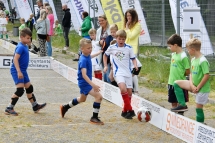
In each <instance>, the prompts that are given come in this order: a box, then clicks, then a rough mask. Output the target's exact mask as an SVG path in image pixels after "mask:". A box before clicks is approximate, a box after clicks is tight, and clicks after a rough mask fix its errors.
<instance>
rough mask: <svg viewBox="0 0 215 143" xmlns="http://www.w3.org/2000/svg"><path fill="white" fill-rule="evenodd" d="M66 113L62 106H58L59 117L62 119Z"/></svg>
mask: <svg viewBox="0 0 215 143" xmlns="http://www.w3.org/2000/svg"><path fill="white" fill-rule="evenodd" d="M67 111H68V109H66V108H65V107H64V106H63V105H60V114H61V117H62V118H64V115H65V113H66V112H67Z"/></svg>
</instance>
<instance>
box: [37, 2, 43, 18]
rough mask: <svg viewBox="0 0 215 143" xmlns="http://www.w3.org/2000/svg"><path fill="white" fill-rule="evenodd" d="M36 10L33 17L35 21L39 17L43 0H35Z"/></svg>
mask: <svg viewBox="0 0 215 143" xmlns="http://www.w3.org/2000/svg"><path fill="white" fill-rule="evenodd" d="M37 6H38V11H37V14H36V17H35V21H37V20H38V19H39V18H40V10H41V9H43V0H37Z"/></svg>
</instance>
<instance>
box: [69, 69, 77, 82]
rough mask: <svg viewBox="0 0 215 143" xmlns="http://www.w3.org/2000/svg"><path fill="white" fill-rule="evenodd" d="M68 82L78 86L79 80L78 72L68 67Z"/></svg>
mask: <svg viewBox="0 0 215 143" xmlns="http://www.w3.org/2000/svg"><path fill="white" fill-rule="evenodd" d="M67 73H68V78H67V79H68V80H69V81H71V82H73V83H75V84H78V80H77V78H78V77H77V70H75V69H73V68H70V67H68V71H67Z"/></svg>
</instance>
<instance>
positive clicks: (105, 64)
mask: <svg viewBox="0 0 215 143" xmlns="http://www.w3.org/2000/svg"><path fill="white" fill-rule="evenodd" d="M103 64H104V70H103V72H104V73H106V71H107V55H106V54H104V55H103Z"/></svg>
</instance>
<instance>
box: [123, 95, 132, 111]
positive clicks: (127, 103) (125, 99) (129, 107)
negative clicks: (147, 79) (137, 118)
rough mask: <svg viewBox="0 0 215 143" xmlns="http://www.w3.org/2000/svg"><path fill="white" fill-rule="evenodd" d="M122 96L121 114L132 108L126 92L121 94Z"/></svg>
mask: <svg viewBox="0 0 215 143" xmlns="http://www.w3.org/2000/svg"><path fill="white" fill-rule="evenodd" d="M121 94H122V99H123V101H124V108H123V112H124V111H125V112H127V111H131V110H132V107H131V103H130V99H129V96H128V92H125V93H121Z"/></svg>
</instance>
